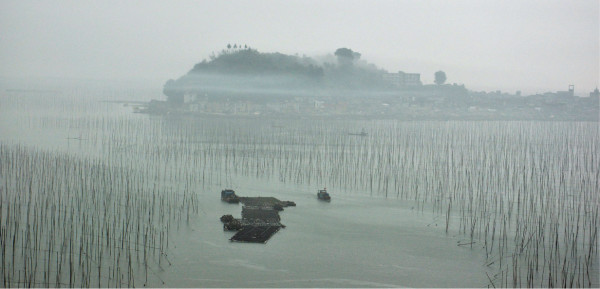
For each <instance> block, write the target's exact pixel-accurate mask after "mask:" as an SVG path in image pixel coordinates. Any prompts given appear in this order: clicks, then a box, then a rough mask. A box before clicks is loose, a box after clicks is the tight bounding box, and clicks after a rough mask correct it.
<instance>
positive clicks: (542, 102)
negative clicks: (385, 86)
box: [138, 71, 600, 121]
mask: <svg viewBox="0 0 600 289" xmlns="http://www.w3.org/2000/svg"><path fill="white" fill-rule="evenodd" d="M383 78H384V79H385V80H386V81H388V82H389V83H390V84H392V86H393V87H395V89H393V90H386V91H378V92H364V91H363V92H351V91H342V90H338V91H320V92H318V91H313V92H306V91H302V92H300V91H298V92H297V93H296V92H288V93H286V94H284V95H282V94H277V93H272V94H256V93H254V94H249V93H243V92H238V93H236V94H232V93H211V92H197V91H194V92H188V93H186V94H185V95H184V97H183V100H184V101H183V102H181V101H178V102H173V101H171V100H167V101H156V100H154V101H152V102H150V103H149V104H148V105H147V106H145V107H141V108H139V109H138V112H148V113H180V114H198V115H241V116H244V115H246V116H259V115H260V116H265V115H300V116H302V115H305V116H311V115H353V116H383V117H395V118H407V119H428V118H429V119H431V118H442V119H461V118H466V119H478V118H479V119H565V120H569V119H581V120H593V121H598V110H599V104H598V101H599V99H600V92H598V89H596V90H595V91H594V92H591V93H590V95H589V97H577V96H575V94H574V91H575V88H574V86H573V85H570V86H569V88H568V90H566V91H558V92H552V93H545V94H537V95H531V96H521V95H520V92H517V93H516V94H506V93H501V92H499V91H497V92H473V91H469V90H467V89H466V88H465V87H464V85H456V84H453V85H450V84H446V85H423V84H422V82H421V79H420V78H421V77H420V74H418V73H406V72H403V71H399V72H398V73H387V74H384V75H383Z"/></svg>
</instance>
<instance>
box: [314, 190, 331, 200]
mask: <svg viewBox="0 0 600 289" xmlns="http://www.w3.org/2000/svg"><path fill="white" fill-rule="evenodd" d="M317 198H318V199H319V200H322V201H327V202H329V201H331V196H329V193H327V188H324V189H322V190H319V191H318V192H317Z"/></svg>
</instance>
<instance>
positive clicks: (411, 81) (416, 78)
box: [383, 71, 423, 87]
mask: <svg viewBox="0 0 600 289" xmlns="http://www.w3.org/2000/svg"><path fill="white" fill-rule="evenodd" d="M383 79H385V80H387V81H389V82H390V83H392V84H393V85H394V86H397V87H406V86H420V85H423V83H421V74H420V73H406V72H404V71H398V73H386V74H384V75H383Z"/></svg>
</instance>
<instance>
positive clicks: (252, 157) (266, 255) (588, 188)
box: [0, 89, 600, 287]
mask: <svg viewBox="0 0 600 289" xmlns="http://www.w3.org/2000/svg"><path fill="white" fill-rule="evenodd" d="M136 91H137V92H135V93H133V90H112V92H111V90H106V91H104V92H102V91H100V92H97V94H94V93H91V92H90V90H87V89H74V90H59V91H23V90H19V91H17V90H11V91H9V90H4V91H3V95H2V98H0V109H1V110H2V111H1V113H0V120H1V121H0V123H1V124H2V126H1V132H2V139H1V142H0V155H1V158H0V159H1V160H2V161H1V162H0V172H1V175H2V179H3V181H2V184H1V188H2V189H1V190H0V192H1V200H2V202H1V206H2V207H1V208H0V210H1V213H2V222H1V226H2V232H3V233H2V236H1V242H2V243H1V245H2V251H1V252H2V255H1V256H0V257H1V259H2V262H3V266H2V273H1V274H0V276H2V284H4V286H5V287H23V286H36V287H43V286H53V287H54V286H56V287H58V286H61V287H62V286H75V287H118V286H127V287H133V286H136V287H142V286H150V287H405V286H406V287H487V286H496V287H499V286H506V287H552V286H561V287H562V286H565V287H597V286H598V284H599V283H598V274H597V272H598V239H597V238H598V237H597V232H598V223H597V222H598V196H597V192H598V191H599V181H598V180H599V178H598V175H599V170H598V168H599V167H600V164H599V160H600V158H599V157H600V154H599V151H598V147H599V146H598V142H599V131H598V123H597V122H558V121H555V122H547V121H542V122H538V121H508V122H507V121H421V122H414V121H397V120H389V119H383V120H352V119H346V118H344V119H338V118H335V117H321V118H313V119H309V118H301V119H288V118H280V117H241V116H216V115H215V116H202V117H201V116H182V115H162V116H156V115H147V114H135V113H133V108H132V106H133V105H134V103H131V102H128V103H126V104H123V103H119V102H114V101H116V100H119V99H124V98H128V97H135V95H141V94H143V92H140V91H139V90H136ZM136 93H137V94H136ZM94 95H95V96H94ZM140 97H141V96H140ZM102 100H112V101H113V102H106V101H102ZM323 187H327V190H328V191H329V192H330V194H331V196H332V201H331V202H330V203H324V202H320V201H318V200H317V198H316V192H317V190H318V189H322V188H323ZM225 188H231V189H234V190H235V191H236V193H237V194H239V195H242V196H274V197H277V198H279V199H281V200H292V201H294V202H296V204H297V206H296V207H288V208H285V210H284V211H283V212H282V213H281V215H282V223H284V224H285V225H286V228H284V229H282V230H281V231H280V232H278V233H277V234H276V235H274V236H273V237H272V238H271V240H269V241H268V243H266V244H245V243H233V242H230V241H229V238H230V237H231V236H232V235H233V233H231V232H227V231H223V227H222V224H221V222H220V221H219V217H220V216H222V215H225V214H232V215H234V216H236V217H239V212H240V206H241V205H232V204H227V203H224V202H221V201H220V200H219V198H220V196H219V195H220V194H219V192H220V191H221V190H222V189H225Z"/></svg>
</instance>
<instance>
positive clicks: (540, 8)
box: [0, 0, 600, 96]
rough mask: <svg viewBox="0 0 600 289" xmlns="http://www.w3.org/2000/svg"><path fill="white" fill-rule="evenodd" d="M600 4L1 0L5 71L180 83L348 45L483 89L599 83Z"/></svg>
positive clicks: (427, 78)
mask: <svg viewBox="0 0 600 289" xmlns="http://www.w3.org/2000/svg"><path fill="white" fill-rule="evenodd" d="M599 2H600V1H598V0H577V1H567V0H564V1H552V0H550V1H549V0H543V1H542V0H540V1H531V0H518V1H514V0H508V1H507V0H502V1H490V0H469V1H458V0H457V1H449V0H447V1H433V0H432V1H421V0H419V1H416V0H409V1H399V0H395V1H382V0H377V1H348V0H346V1H331V0H327V1H323V0H318V1H307V0H302V1H290V0H285V1H280V0H277V1H266V0H253V1H212V0H211V1H149V0H144V1H123V0H119V1H112V0H110V1H107V0H102V1H85V0H77V1H60V0H57V1H29V0H16V1H7V0H0V76H2V77H46V76H51V77H69V78H86V79H138V78H140V79H150V80H155V81H156V82H157V83H158V82H160V85H162V84H163V83H164V82H165V81H166V80H167V79H169V78H178V77H179V76H181V75H183V74H185V73H187V72H188V71H189V70H190V69H191V68H192V66H193V65H194V64H195V63H197V62H200V61H201V60H202V59H204V58H208V56H209V55H210V54H211V52H213V51H215V52H218V51H220V50H221V49H223V48H224V47H225V46H226V45H227V44H228V43H232V44H233V43H238V44H247V45H250V46H251V47H253V48H256V49H258V50H259V51H262V52H275V51H278V52H282V53H288V54H295V53H298V54H299V55H302V54H306V55H308V56H315V55H323V54H327V53H333V52H334V51H335V50H336V49H337V48H340V47H348V48H351V49H352V50H354V51H358V52H360V53H361V54H362V58H363V59H365V60H367V61H369V62H371V63H374V64H376V65H377V66H378V67H381V68H384V69H386V70H388V71H391V72H396V71H399V70H402V71H405V72H417V73H421V80H422V81H423V83H425V84H428V83H432V82H433V74H434V73H435V71H437V70H443V71H445V72H446V75H447V77H448V82H449V83H459V84H465V85H466V86H467V88H469V89H472V90H486V91H489V90H502V91H506V92H511V93H514V91H516V90H522V91H523V93H525V94H531V93H536V92H546V91H557V90H566V89H567V87H568V85H569V84H574V85H575V91H576V94H577V95H582V96H583V95H585V96H587V95H588V94H589V92H590V91H591V90H593V89H594V88H595V87H596V86H598V85H599V78H600V77H599V62H600V60H599V57H600V56H599V26H600V23H599Z"/></svg>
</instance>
